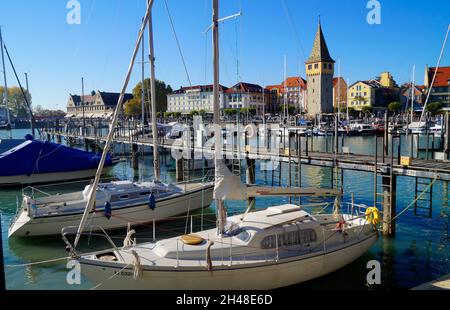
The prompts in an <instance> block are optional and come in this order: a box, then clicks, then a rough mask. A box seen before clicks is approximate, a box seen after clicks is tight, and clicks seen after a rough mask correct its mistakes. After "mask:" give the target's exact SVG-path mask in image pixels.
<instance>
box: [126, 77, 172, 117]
mask: <svg viewBox="0 0 450 310" xmlns="http://www.w3.org/2000/svg"><path fill="white" fill-rule="evenodd" d="M155 87H156V111H158V112H164V111H166V110H167V95H168V94H170V93H172V92H173V90H172V87H170V85H166V83H164V82H163V81H160V80H156V81H155ZM133 97H134V99H136V101H137V102H139V103H140V104H141V98H142V82H139V83H138V84H137V85H136V86H135V87H134V89H133ZM150 98H151V94H150V79H145V80H144V100H145V106H146V109H147V111H149V110H151V106H150V102H151V100H150Z"/></svg>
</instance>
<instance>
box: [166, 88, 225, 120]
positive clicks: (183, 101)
mask: <svg viewBox="0 0 450 310" xmlns="http://www.w3.org/2000/svg"><path fill="white" fill-rule="evenodd" d="M227 89H228V88H227V87H225V86H222V85H220V88H219V98H220V108H221V109H224V108H225V107H226V104H225V96H224V92H225V91H226V90H227ZM213 104H214V102H213V86H212V85H195V86H192V87H180V89H178V90H175V91H174V92H173V93H171V94H168V95H167V111H168V112H181V113H183V114H189V113H190V112H192V111H200V110H204V111H205V112H207V113H212V111H213Z"/></svg>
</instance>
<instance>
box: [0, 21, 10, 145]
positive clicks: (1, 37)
mask: <svg viewBox="0 0 450 310" xmlns="http://www.w3.org/2000/svg"><path fill="white" fill-rule="evenodd" d="M0 44H1V45H2V46H1V50H2V52H1V53H2V66H3V80H4V84H5V89H4V90H3V92H4V94H3V103H4V106H5V108H6V116H7V118H8V125H9V126H11V116H10V115H9V106H8V83H7V81H6V69H5V53H4V51H3V36H2V27H1V26H0ZM9 137H10V138H12V131H11V129H10V130H9Z"/></svg>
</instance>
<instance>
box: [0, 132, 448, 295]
mask: <svg viewBox="0 0 450 310" xmlns="http://www.w3.org/2000/svg"><path fill="white" fill-rule="evenodd" d="M25 133H26V131H24V130H17V131H14V136H15V137H17V138H21V137H23V136H24V134H25ZM328 143H329V146H330V147H331V143H332V142H331V140H330V141H329V142H328ZM345 144H346V145H348V146H350V148H351V152H354V153H365V154H371V153H373V151H374V142H373V138H372V137H352V138H348V139H346V141H345ZM314 148H315V149H325V139H324V138H319V137H318V138H315V141H314ZM379 149H381V148H379ZM402 153H404V154H405V155H406V154H409V149H408V146H407V145H402ZM163 162H164V161H163ZM166 163H167V165H166V164H163V165H162V175H163V178H164V179H166V180H167V181H171V180H173V179H174V172H172V171H171V170H170V168H171V167H170V158H167V160H166ZM152 173H153V171H152V167H151V158H150V157H148V156H147V157H143V158H142V157H141V158H140V162H139V169H138V170H133V169H130V163H129V162H128V161H125V162H121V163H119V164H118V165H117V166H116V167H115V168H114V170H113V172H112V174H111V176H114V177H118V178H126V179H134V180H145V179H150V178H151V176H152ZM197 174H198V175H201V174H202V171H198V172H197ZM287 177H288V165H287V164H286V165H283V167H282V183H283V185H287V184H288V180H287ZM330 178H331V171H330V169H325V168H318V167H307V166H303V167H302V186H305V187H306V186H314V187H330V186H331V179H330ZM292 179H293V180H294V169H292ZM257 182H258V183H260V184H269V185H270V184H271V173H270V172H267V173H265V172H263V171H260V170H259V168H257ZM83 185H84V184H83V183H80V184H73V185H72V186H70V189H72V190H74V189H78V188H82V187H83ZM397 188H398V191H397V212H400V211H401V210H403V209H404V208H405V207H406V206H407V205H408V204H409V203H410V202H411V201H412V200H413V199H414V179H413V178H407V177H399V178H398V185H397ZM44 189H46V190H49V191H52V192H63V191H67V190H68V189H69V187H67V186H65V187H63V188H61V187H60V188H56V189H55V188H51V187H44ZM344 192H345V196H344V200H346V201H350V197H351V193H354V195H355V201H356V202H357V203H363V204H366V205H373V176H372V174H370V173H363V172H354V171H345V172H344ZM20 194H21V190H20V189H7V190H0V210H1V212H2V214H3V217H2V238H3V243H4V261H5V264H6V265H17V264H27V263H32V262H37V261H42V260H48V259H54V258H61V257H65V256H66V252H65V244H64V243H63V241H62V240H61V238H59V237H55V238H39V239H34V240H21V239H12V240H8V239H7V228H8V225H9V222H10V220H11V218H12V217H13V216H14V214H15V210H16V197H20ZM448 195H449V187H448V184H447V183H444V182H441V181H438V182H436V183H435V186H434V188H433V216H432V218H431V219H429V218H424V217H417V216H415V215H414V214H413V208H411V209H409V210H408V211H407V212H405V213H404V214H403V215H402V216H401V217H400V218H399V219H398V220H397V235H396V237H395V238H380V240H379V241H378V242H377V243H376V245H375V246H373V247H372V249H371V250H370V251H369V252H368V253H366V254H365V255H364V256H363V257H361V258H360V259H358V260H357V261H355V262H354V263H352V264H351V265H349V266H347V267H345V268H343V269H341V270H339V271H337V272H335V273H333V274H330V275H327V276H325V277H322V278H320V279H316V280H313V281H310V282H307V283H303V284H301V285H298V288H299V289H300V288H313V289H330V288H331V289H332V288H336V289H338V288H339V289H342V288H353V289H372V288H373V287H372V288H369V287H367V286H366V284H365V283H366V281H365V279H366V274H367V272H368V270H367V269H366V263H367V261H369V260H371V259H376V260H379V261H380V262H381V266H382V284H381V286H380V288H411V287H414V286H416V285H418V284H421V283H423V282H426V281H429V280H432V279H435V278H437V277H439V276H441V275H444V274H447V273H450V251H449V243H450V237H449V232H450V228H449V221H450V219H449V214H450V207H449V205H448ZM286 202H289V199H274V198H271V199H258V200H257V208H265V207H267V206H269V205H271V204H274V203H276V204H280V203H286ZM228 207H229V210H230V211H242V210H243V208H245V205H244V204H236V203H234V204H229V205H228ZM204 212H205V213H213V212H214V206H211V208H210V210H205V211H204ZM200 224H201V223H200V220H199V218H198V219H197V220H196V221H194V226H195V227H194V229H200ZM212 224H213V218H212V217H211V216H206V217H205V220H204V221H203V227H211V225H212ZM186 227H187V223H186V222H185V221H184V220H182V221H177V222H172V223H164V224H158V225H157V230H158V233H157V236H158V237H164V236H171V235H175V234H176V232H170V233H168V232H167V231H168V230H174V231H177V232H179V233H183V232H184V231H185V230H186ZM137 231H138V235H137V237H138V241H139V240H141V241H146V240H147V239H146V238H150V237H151V230H150V229H148V228H145V227H142V228H138V230H137ZM112 235H113V237H117V240H118V242H121V240H123V236H124V232H121V231H118V232H114V233H113V234H112ZM115 240H116V239H115ZM98 246H105V243H103V242H102V241H100V240H97V239H95V238H93V239H91V240H89V241H88V240H84V242H83V243H82V244H81V248H80V249H81V251H82V252H83V251H91V250H93V249H94V248H97V249H98ZM5 272H6V281H7V283H6V284H7V288H8V289H39V290H47V289H68V290H73V289H89V288H91V287H93V286H94V285H95V284H94V283H89V282H88V281H87V280H86V279H84V278H83V279H82V285H79V286H69V285H67V284H66V274H67V270H66V268H65V261H61V262H56V263H47V264H42V265H34V266H26V267H7V268H6V270H5ZM375 288H377V287H375Z"/></svg>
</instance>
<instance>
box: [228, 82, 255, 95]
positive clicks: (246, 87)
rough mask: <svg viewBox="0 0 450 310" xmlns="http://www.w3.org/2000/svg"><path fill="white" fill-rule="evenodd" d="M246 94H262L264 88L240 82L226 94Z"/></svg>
mask: <svg viewBox="0 0 450 310" xmlns="http://www.w3.org/2000/svg"><path fill="white" fill-rule="evenodd" d="M242 92H244V93H246V92H259V93H261V92H262V87H261V86H259V85H256V84H250V83H244V82H240V83H237V84H236V85H234V86H233V87H230V88H228V89H227V90H226V91H225V93H227V94H230V93H242Z"/></svg>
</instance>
